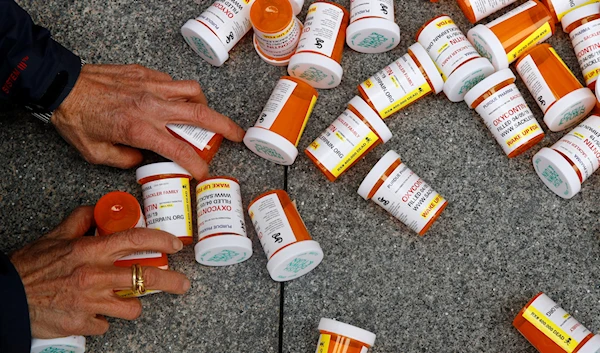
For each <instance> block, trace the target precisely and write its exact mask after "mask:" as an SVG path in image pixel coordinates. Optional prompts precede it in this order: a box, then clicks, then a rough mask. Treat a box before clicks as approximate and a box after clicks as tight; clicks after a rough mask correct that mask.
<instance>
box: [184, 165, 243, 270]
mask: <svg viewBox="0 0 600 353" xmlns="http://www.w3.org/2000/svg"><path fill="white" fill-rule="evenodd" d="M196 209H197V220H198V243H197V244H196V246H195V247H194V251H195V253H196V261H198V262H199V263H201V264H203V265H207V266H227V265H233V264H237V263H240V262H243V261H246V260H248V259H249V258H250V257H251V256H252V241H250V239H248V237H247V236H246V223H245V222H244V208H243V206H242V193H241V189H240V184H239V182H238V181H237V179H235V178H231V177H226V176H219V177H212V178H208V179H205V180H203V181H202V182H200V183H198V185H197V186H196Z"/></svg>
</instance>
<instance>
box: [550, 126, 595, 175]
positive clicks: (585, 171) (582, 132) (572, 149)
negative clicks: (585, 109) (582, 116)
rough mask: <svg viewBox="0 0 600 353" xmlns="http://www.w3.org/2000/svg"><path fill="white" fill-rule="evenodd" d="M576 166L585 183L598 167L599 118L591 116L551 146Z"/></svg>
mask: <svg viewBox="0 0 600 353" xmlns="http://www.w3.org/2000/svg"><path fill="white" fill-rule="evenodd" d="M552 149H553V150H556V151H558V152H560V153H562V154H564V155H565V156H567V157H569V159H570V160H571V161H573V163H574V164H575V165H576V166H577V169H579V171H580V172H581V176H582V178H583V180H582V182H583V181H586V180H587V178H589V177H590V176H591V175H592V174H593V173H594V172H595V171H596V170H597V169H598V166H600V117H598V116H596V115H592V116H590V117H589V118H587V119H586V120H585V121H584V122H582V123H581V124H579V125H578V126H577V127H576V128H574V129H573V130H571V131H570V132H569V133H568V134H567V135H565V136H563V137H562V138H561V139H560V140H559V141H558V142H556V143H555V144H554V145H553V146H552Z"/></svg>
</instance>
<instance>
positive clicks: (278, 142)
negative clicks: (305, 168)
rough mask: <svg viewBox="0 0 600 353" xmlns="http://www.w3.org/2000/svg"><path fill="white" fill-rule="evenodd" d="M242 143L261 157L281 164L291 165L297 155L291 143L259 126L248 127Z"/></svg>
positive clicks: (296, 150)
mask: <svg viewBox="0 0 600 353" xmlns="http://www.w3.org/2000/svg"><path fill="white" fill-rule="evenodd" d="M244 144H245V145H246V147H248V148H249V149H250V150H251V151H252V152H254V153H256V154H257V155H259V156H261V157H262V158H264V159H266V160H269V161H271V162H274V163H277V164H281V165H292V164H293V163H294V161H295V160H296V157H298V149H297V148H296V146H295V145H294V144H293V143H291V142H290V141H288V140H286V139H285V137H283V136H280V135H278V134H276V133H274V132H273V131H270V130H267V129H263V128H261V127H251V128H249V129H248V131H246V135H245V136H244Z"/></svg>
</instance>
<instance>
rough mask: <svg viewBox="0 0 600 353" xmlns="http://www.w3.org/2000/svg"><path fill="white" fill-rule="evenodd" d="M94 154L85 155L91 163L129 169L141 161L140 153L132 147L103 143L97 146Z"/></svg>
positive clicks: (142, 158)
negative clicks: (99, 146)
mask: <svg viewBox="0 0 600 353" xmlns="http://www.w3.org/2000/svg"><path fill="white" fill-rule="evenodd" d="M96 151H97V152H95V153H96V154H95V155H94V156H91V157H86V156H84V157H85V159H86V160H87V161H88V162H90V163H92V164H102V165H107V166H111V167H116V168H121V169H129V168H133V167H135V166H136V165H138V164H140V163H142V161H143V160H144V157H143V156H142V153H141V152H140V151H139V150H137V149H135V148H132V147H129V146H124V145H113V144H111V143H104V144H103V147H102V148H97V149H96Z"/></svg>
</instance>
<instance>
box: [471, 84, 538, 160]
mask: <svg viewBox="0 0 600 353" xmlns="http://www.w3.org/2000/svg"><path fill="white" fill-rule="evenodd" d="M475 110H476V111H477V113H479V115H480V116H481V118H482V119H483V121H484V122H485V124H486V125H487V127H488V129H490V131H491V132H492V135H494V137H495V138H496V141H498V143H499V144H500V146H502V149H503V150H504V153H506V154H507V155H509V154H510V153H511V152H512V151H514V150H516V149H517V148H519V147H521V146H523V145H524V144H526V143H528V142H529V141H531V139H533V138H535V137H537V136H539V135H543V134H544V131H543V130H542V127H541V126H540V124H539V123H538V122H537V120H536V119H535V116H534V115H533V112H532V111H531V109H529V106H528V105H527V103H526V102H525V99H524V98H523V96H522V95H521V92H519V89H518V88H517V86H516V85H514V84H511V85H508V86H506V87H504V88H502V89H501V90H499V91H497V92H496V93H495V94H493V95H492V96H491V97H489V98H487V99H486V100H484V101H483V102H482V103H481V104H479V106H477V108H475Z"/></svg>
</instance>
